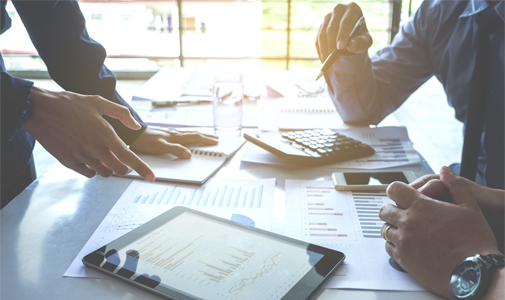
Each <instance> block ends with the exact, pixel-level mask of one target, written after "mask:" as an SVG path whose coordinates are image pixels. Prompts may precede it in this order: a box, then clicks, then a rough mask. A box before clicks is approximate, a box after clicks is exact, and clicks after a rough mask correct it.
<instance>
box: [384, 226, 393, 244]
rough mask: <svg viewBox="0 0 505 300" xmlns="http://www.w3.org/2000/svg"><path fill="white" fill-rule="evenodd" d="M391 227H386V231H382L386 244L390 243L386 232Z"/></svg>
mask: <svg viewBox="0 0 505 300" xmlns="http://www.w3.org/2000/svg"><path fill="white" fill-rule="evenodd" d="M391 227H392V225H388V227H386V231H384V238H385V239H386V242H388V243H391V242H390V241H389V239H388V231H389V229H390V228H391Z"/></svg>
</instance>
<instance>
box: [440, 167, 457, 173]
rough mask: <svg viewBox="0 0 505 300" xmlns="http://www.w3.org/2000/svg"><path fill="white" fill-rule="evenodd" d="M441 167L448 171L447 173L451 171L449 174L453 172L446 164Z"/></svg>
mask: <svg viewBox="0 0 505 300" xmlns="http://www.w3.org/2000/svg"><path fill="white" fill-rule="evenodd" d="M442 169H444V171H445V172H448V173H451V174H454V172H453V171H452V170H451V168H449V167H447V166H443V167H442Z"/></svg>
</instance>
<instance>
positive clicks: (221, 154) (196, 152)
mask: <svg viewBox="0 0 505 300" xmlns="http://www.w3.org/2000/svg"><path fill="white" fill-rule="evenodd" d="M245 142H246V140H245V139H244V138H243V137H240V136H235V137H221V138H220V139H219V143H218V144H217V145H212V146H211V145H203V146H195V147H188V148H189V150H190V151H191V153H192V156H191V158H190V159H183V158H178V157H176V156H174V155H172V154H163V155H148V154H138V156H139V157H140V158H141V159H142V160H143V161H144V162H145V163H147V164H148V165H149V167H151V169H152V170H153V172H154V174H155V175H156V180H161V181H175V182H187V183H199V184H202V183H204V182H205V181H207V180H208V179H209V178H210V177H211V176H212V175H213V174H214V173H216V172H217V171H218V170H219V169H220V168H221V167H222V166H223V165H224V164H225V163H226V161H227V160H228V159H229V158H230V157H231V156H232V155H233V154H235V152H237V151H238V149H240V147H242V145H243V144H244V143H245ZM125 177H135V178H139V177H140V176H139V175H138V173H137V172H135V171H132V172H131V173H130V174H127V175H125Z"/></svg>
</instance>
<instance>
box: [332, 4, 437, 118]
mask: <svg viewBox="0 0 505 300" xmlns="http://www.w3.org/2000/svg"><path fill="white" fill-rule="evenodd" d="M428 6H429V1H427V2H425V3H423V4H422V5H421V8H420V9H419V10H418V11H417V12H416V13H415V15H414V16H413V17H411V18H410V19H409V20H408V22H407V23H406V24H405V25H404V26H402V28H401V29H400V32H398V34H397V35H396V36H395V38H394V40H393V41H392V43H391V45H390V46H387V47H384V48H383V49H381V50H379V51H378V52H377V53H376V54H375V55H374V56H373V57H372V58H369V57H368V55H367V54H366V53H361V54H355V55H342V56H341V57H340V62H339V63H338V64H337V65H336V66H335V67H334V68H333V69H332V70H330V71H329V72H327V74H326V81H327V83H328V85H329V91H330V95H331V98H332V100H333V102H334V104H335V106H336V108H337V110H338V111H339V113H340V116H341V117H342V119H343V120H344V122H346V123H351V124H362V125H369V124H378V123H379V122H380V121H381V120H382V119H384V118H385V117H386V116H387V115H388V114H390V113H391V112H393V111H394V110H395V109H397V108H398V107H400V105H402V103H403V102H404V101H405V100H406V99H407V98H408V97H409V96H410V95H411V94H412V93H413V92H414V91H415V90H416V89H417V88H419V86H421V84H423V83H424V82H425V81H426V80H428V79H429V78H430V77H431V76H432V75H433V70H432V65H431V58H430V48H429V44H430V33H429V31H430V28H429V26H430V23H431V22H430V19H431V18H436V16H432V15H433V14H432V13H430V10H429V9H428Z"/></svg>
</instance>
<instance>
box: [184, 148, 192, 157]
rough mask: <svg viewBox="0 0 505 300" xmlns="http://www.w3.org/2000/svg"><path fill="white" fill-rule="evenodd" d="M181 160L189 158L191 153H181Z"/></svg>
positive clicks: (186, 151)
mask: <svg viewBox="0 0 505 300" xmlns="http://www.w3.org/2000/svg"><path fill="white" fill-rule="evenodd" d="M182 158H191V152H190V151H189V150H185V151H184V152H183V153H182Z"/></svg>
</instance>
